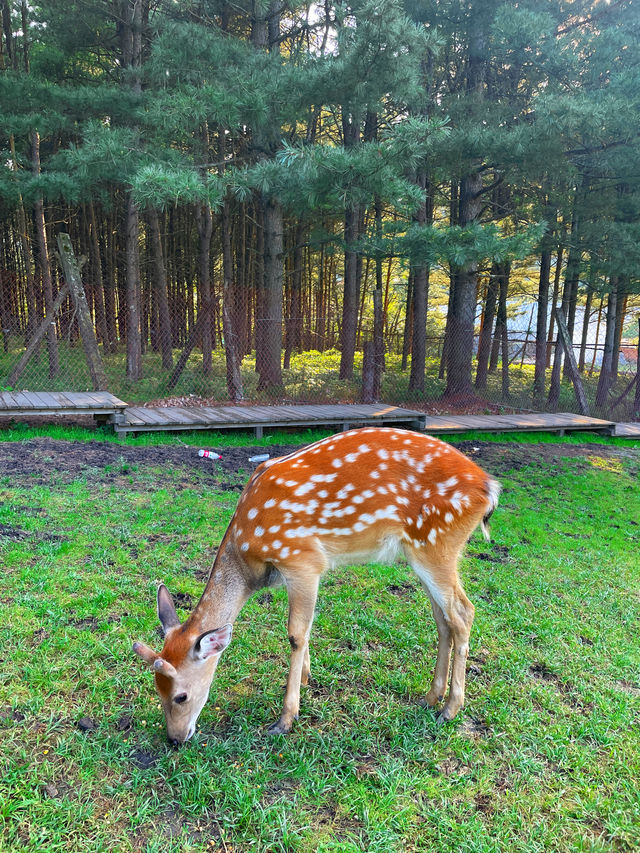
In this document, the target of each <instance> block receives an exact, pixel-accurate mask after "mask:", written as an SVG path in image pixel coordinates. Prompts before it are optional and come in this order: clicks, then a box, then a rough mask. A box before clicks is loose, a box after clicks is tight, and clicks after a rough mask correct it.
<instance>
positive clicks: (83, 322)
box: [58, 232, 107, 391]
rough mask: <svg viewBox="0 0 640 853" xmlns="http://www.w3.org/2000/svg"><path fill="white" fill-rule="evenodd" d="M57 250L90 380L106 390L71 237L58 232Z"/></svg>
mask: <svg viewBox="0 0 640 853" xmlns="http://www.w3.org/2000/svg"><path fill="white" fill-rule="evenodd" d="M58 251H59V253H60V262H61V264H62V269H63V271H64V278H65V281H66V283H67V284H68V285H69V289H70V291H71V298H72V299H73V304H74V306H75V309H76V312H77V317H78V328H79V329H80V337H81V338H82V346H83V348H84V354H85V356H86V358H87V364H88V365H89V373H90V374H91V382H92V383H93V387H94V389H95V390H96V391H106V390H107V376H106V374H105V372H104V367H103V365H102V359H101V358H100V351H99V350H98V341H97V340H96V333H95V330H94V328H93V322H92V320H91V314H90V313H89V306H88V304H87V297H86V296H85V292H84V287H83V286H82V278H81V277H80V264H79V263H78V261H77V260H76V257H75V255H74V254H73V247H72V246H71V238H70V237H69V235H68V234H65V233H64V232H60V233H59V234H58Z"/></svg>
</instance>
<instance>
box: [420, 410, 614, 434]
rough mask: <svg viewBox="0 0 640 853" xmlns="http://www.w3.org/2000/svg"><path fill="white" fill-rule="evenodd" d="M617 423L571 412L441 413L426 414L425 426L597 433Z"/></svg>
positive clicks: (442, 430) (435, 431)
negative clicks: (507, 413) (437, 414)
mask: <svg viewBox="0 0 640 853" xmlns="http://www.w3.org/2000/svg"><path fill="white" fill-rule="evenodd" d="M614 427H615V423H614V422H613V421H603V420H601V419H600V418H592V417H587V416H586V415H574V414H572V413H571V412H553V413H548V412H539V413H536V412H534V413H530V414H529V413H525V414H513V415H441V416H437V417H433V416H431V415H427V416H426V420H425V426H424V429H425V431H426V432H428V433H431V434H434V435H435V434H438V433H456V432H467V431H469V430H474V431H478V432H555V433H557V434H558V435H564V434H565V433H566V432H584V431H587V432H598V433H602V434H604V435H611V434H612V433H613V430H614Z"/></svg>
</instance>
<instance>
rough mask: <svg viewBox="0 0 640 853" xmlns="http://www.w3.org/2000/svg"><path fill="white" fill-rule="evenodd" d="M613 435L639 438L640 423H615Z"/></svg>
mask: <svg viewBox="0 0 640 853" xmlns="http://www.w3.org/2000/svg"><path fill="white" fill-rule="evenodd" d="M614 435H615V436H616V438H639V439H640V423H638V422H636V423H629V424H616V429H615V432H614Z"/></svg>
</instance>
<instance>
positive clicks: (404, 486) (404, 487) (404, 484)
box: [400, 480, 408, 492]
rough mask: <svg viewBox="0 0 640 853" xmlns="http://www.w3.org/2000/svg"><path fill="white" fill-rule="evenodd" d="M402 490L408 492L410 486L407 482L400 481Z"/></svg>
mask: <svg viewBox="0 0 640 853" xmlns="http://www.w3.org/2000/svg"><path fill="white" fill-rule="evenodd" d="M400 488H401V489H404V491H405V492H406V491H407V488H408V485H407V481H406V480H400Z"/></svg>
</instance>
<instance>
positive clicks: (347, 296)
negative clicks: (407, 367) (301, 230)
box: [340, 112, 362, 379]
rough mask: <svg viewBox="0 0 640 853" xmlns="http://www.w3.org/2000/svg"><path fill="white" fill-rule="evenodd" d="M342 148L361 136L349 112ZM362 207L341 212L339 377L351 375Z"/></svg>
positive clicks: (356, 320) (356, 322)
mask: <svg viewBox="0 0 640 853" xmlns="http://www.w3.org/2000/svg"><path fill="white" fill-rule="evenodd" d="M342 131H343V138H344V146H345V148H347V149H349V148H353V147H354V146H355V145H357V144H358V142H359V139H360V128H359V120H358V117H357V116H350V115H348V114H346V112H345V114H344V115H343V117H342ZM360 218H361V211H360V209H359V207H358V205H356V204H350V205H348V206H347V208H346V209H345V212H344V243H345V248H344V281H343V292H342V328H341V333H340V350H341V354H340V379H352V378H353V360H354V356H355V350H356V334H357V328H358V299H359V293H360V274H361V268H362V267H361V263H359V262H358V261H359V258H358V252H357V251H356V248H355V246H356V243H357V241H358V237H359V236H360V228H359V225H360Z"/></svg>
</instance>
